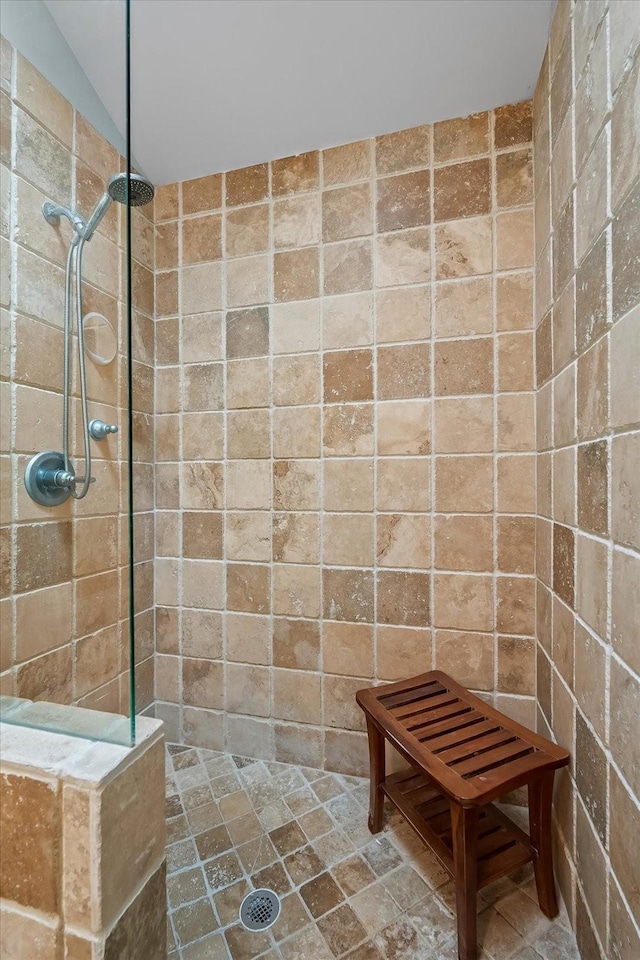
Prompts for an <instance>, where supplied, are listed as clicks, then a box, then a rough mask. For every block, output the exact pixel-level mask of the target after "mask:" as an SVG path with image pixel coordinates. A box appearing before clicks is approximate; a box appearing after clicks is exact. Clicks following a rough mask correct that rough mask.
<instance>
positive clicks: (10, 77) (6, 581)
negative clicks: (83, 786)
mask: <svg viewBox="0 0 640 960" xmlns="http://www.w3.org/2000/svg"><path fill="white" fill-rule="evenodd" d="M0 98H1V104H0V111H1V117H2V157H1V160H2V169H1V174H2V181H1V183H2V199H1V211H2V223H1V233H2V241H1V242H2V268H3V273H2V305H1V306H2V328H1V330H2V366H1V368H0V409H1V415H2V442H1V449H2V454H1V456H0V466H1V470H2V476H1V484H2V491H1V496H2V508H1V510H2V514H1V517H0V522H1V526H0V544H1V548H2V585H1V586H2V598H3V599H2V600H1V601H0V609H1V611H2V623H1V631H0V632H1V650H0V659H1V663H0V684H1V689H2V693H3V694H13V695H17V696H20V697H26V698H29V699H37V700H50V701H55V702H58V703H72V702H73V703H80V704H82V705H84V706H95V707H99V708H102V709H105V710H109V711H116V712H117V711H120V710H122V711H126V710H128V678H127V673H128V663H129V655H128V620H127V618H128V606H127V603H128V585H127V576H126V573H127V568H126V564H127V535H126V511H127V499H126V486H125V480H126V477H125V474H124V469H125V465H124V458H125V457H126V402H127V401H126V392H125V388H126V366H125V359H124V357H125V351H124V334H123V333H122V331H123V330H124V317H125V314H124V276H125V274H124V270H123V265H124V253H123V246H124V218H123V216H122V212H123V208H122V207H120V206H119V205H115V204H114V206H113V207H112V209H111V210H110V212H109V214H108V215H107V216H106V217H105V219H104V221H103V222H102V224H101V226H100V228H99V230H98V232H97V233H96V235H95V236H94V238H93V239H92V240H91V242H90V243H88V244H87V246H86V247H85V255H84V276H85V283H84V310H85V313H88V312H90V311H94V310H97V311H99V312H101V313H103V314H104V315H105V316H107V317H108V318H109V319H111V321H112V322H114V323H115V324H116V326H117V328H118V330H119V336H120V339H121V349H120V351H119V353H118V356H117V358H116V360H115V361H114V362H113V363H111V364H109V365H108V366H102V367H100V366H97V365H96V364H94V363H93V362H92V361H90V360H89V361H88V362H87V378H88V393H89V405H90V413H91V416H92V417H101V418H103V419H104V420H106V421H107V422H109V423H117V424H119V425H120V433H119V434H118V435H117V436H115V437H114V436H112V437H110V438H109V439H108V440H105V441H103V442H102V443H100V444H98V443H93V445H92V450H93V456H94V458H95V459H94V465H93V475H94V476H95V477H96V483H95V484H94V485H92V486H91V488H90V491H89V494H88V496H87V497H86V499H84V500H82V501H78V502H75V501H73V500H69V501H67V503H66V504H64V505H63V506H61V507H56V508H55V509H53V510H50V509H46V508H44V507H39V506H38V505H37V504H35V503H34V502H33V501H32V500H31V499H30V498H29V497H28V495H27V493H26V491H25V489H24V484H23V479H22V478H23V474H24V468H25V465H26V463H27V461H28V459H29V458H30V457H31V456H32V455H33V454H34V453H36V452H37V451H39V450H50V449H59V448H60V445H61V422H62V396H61V391H62V379H63V359H62V358H63V336H62V327H63V318H64V264H65V258H66V253H67V249H68V244H69V240H70V237H71V232H70V229H69V225H68V224H67V223H66V221H65V222H64V223H63V224H62V225H61V227H60V228H59V229H56V228H53V227H52V226H50V225H49V224H47V223H46V221H45V220H44V218H43V216H42V213H41V206H42V203H43V201H44V200H45V199H48V200H52V201H54V202H56V203H61V204H64V205H65V206H71V207H75V208H77V209H78V210H79V212H80V213H81V214H83V215H84V216H87V215H88V214H89V213H90V212H91V210H92V209H93V206H94V204H95V203H96V201H97V200H98V198H99V197H100V196H101V195H102V193H103V191H104V189H105V184H106V181H107V180H108V179H109V177H110V176H111V175H112V174H113V173H114V172H117V171H118V170H119V169H120V168H121V158H120V157H119V156H118V153H117V151H116V150H115V149H114V148H113V147H112V146H111V145H110V144H108V143H107V142H106V141H105V140H104V139H103V138H102V137H101V136H99V134H97V133H96V131H95V130H94V129H93V128H92V127H90V126H89V124H88V123H87V122H86V121H85V120H84V119H83V117H82V116H81V115H80V114H79V113H77V111H75V110H74V109H73V108H72V106H71V105H70V104H69V103H68V102H67V101H66V100H65V99H63V98H62V97H61V96H60V94H59V93H58V92H57V91H56V90H55V89H54V88H53V87H52V86H51V85H50V84H49V83H48V82H47V81H46V80H45V79H44V77H42V76H41V75H40V74H39V73H38V72H37V71H36V70H35V69H34V68H33V67H32V66H31V64H30V63H29V62H28V61H27V60H26V59H25V58H24V57H23V56H22V55H21V54H20V53H19V52H18V51H16V50H14V49H12V48H11V46H10V45H9V44H8V43H7V42H6V40H5V39H4V38H3V39H2V89H1V91H0ZM136 213H137V216H136V218H135V221H134V226H135V235H134V256H135V258H136V260H135V261H134V267H133V269H134V284H135V287H134V298H135V299H134V303H135V306H136V317H135V339H136V363H135V371H134V376H135V382H136V389H135V397H134V402H135V406H136V412H135V427H136V430H137V434H136V437H135V441H136V443H135V454H136V459H137V460H138V461H139V462H137V463H136V479H137V489H138V495H139V500H138V503H137V506H138V508H139V509H140V511H141V512H140V515H139V517H138V519H137V528H136V529H137V541H138V543H137V559H138V560H139V561H140V562H139V563H138V565H137V568H136V609H137V610H138V611H139V616H138V658H139V660H140V663H139V668H138V669H139V701H140V704H141V705H142V706H145V705H146V704H147V703H148V702H149V700H150V699H151V698H152V693H153V659H152V655H153V611H152V606H153V539H154V533H153V513H152V509H153V494H152V485H153V360H154V357H153V337H154V328H153V320H152V317H153V266H154V263H153V226H152V223H151V221H150V220H148V219H147V217H148V216H149V215H151V213H152V209H151V207H149V208H146V209H144V208H143V209H141V210H139V211H136ZM74 362H75V361H74ZM74 390H75V393H76V397H77V384H75V385H74ZM75 413H76V414H79V405H78V402H77V400H76V410H75ZM74 422H75V418H74ZM74 444H75V456H76V457H78V456H79V455H80V454H81V453H82V445H81V438H79V437H78V436H77V433H76V435H75V436H74ZM76 464H77V466H78V472H82V470H81V464H82V461H81V460H79V459H77V460H76Z"/></svg>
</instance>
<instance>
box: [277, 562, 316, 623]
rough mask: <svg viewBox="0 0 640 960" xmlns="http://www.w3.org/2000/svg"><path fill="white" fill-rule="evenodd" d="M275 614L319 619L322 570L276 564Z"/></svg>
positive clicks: (312, 567) (313, 567) (311, 567)
mask: <svg viewBox="0 0 640 960" xmlns="http://www.w3.org/2000/svg"><path fill="white" fill-rule="evenodd" d="M273 578H274V583H273V612H274V613H275V614H278V615H282V616H285V617H317V616H318V615H319V613H320V569H319V567H317V566H302V565H294V564H275V565H274V568H273Z"/></svg>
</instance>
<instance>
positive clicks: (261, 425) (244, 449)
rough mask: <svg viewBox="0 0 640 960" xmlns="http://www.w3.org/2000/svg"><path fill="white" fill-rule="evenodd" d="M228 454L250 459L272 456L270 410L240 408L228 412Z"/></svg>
mask: <svg viewBox="0 0 640 960" xmlns="http://www.w3.org/2000/svg"><path fill="white" fill-rule="evenodd" d="M227 455H228V456H229V457H231V458H233V459H250V460H255V459H260V458H261V457H269V456H271V417H270V413H269V411H268V410H238V411H233V412H229V413H228V414H227Z"/></svg>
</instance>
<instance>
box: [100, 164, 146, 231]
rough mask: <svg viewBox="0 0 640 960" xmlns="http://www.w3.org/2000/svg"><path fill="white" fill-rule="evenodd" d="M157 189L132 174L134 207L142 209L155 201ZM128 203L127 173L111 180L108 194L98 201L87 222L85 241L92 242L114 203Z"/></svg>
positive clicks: (131, 200)
mask: <svg viewBox="0 0 640 960" xmlns="http://www.w3.org/2000/svg"><path fill="white" fill-rule="evenodd" d="M154 193H155V189H154V187H153V185H152V184H151V183H149V181H148V180H147V179H146V178H145V177H142V176H140V174H139V173H132V174H131V175H130V177H129V200H130V203H131V206H132V207H142V206H144V204H145V203H150V202H151V201H152V200H153V195H154ZM114 200H115V201H116V202H117V203H124V204H126V202H127V175H126V173H116V174H114V176H113V177H111V179H110V180H109V182H108V184H107V189H106V192H105V193H103V195H102V197H101V199H100V200H99V201H98V203H97V205H96V208H95V210H94V211H93V213H92V214H91V216H90V217H89V219H88V220H87V224H86V226H85V228H84V231H83V233H82V236H83V237H84V239H85V240H91V237H92V236H93V235H94V233H95V232H96V230H97V229H98V226H99V225H100V223H101V222H102V219H103V217H104V215H105V214H106V212H107V210H108V209H109V207H110V206H111V204H112V203H113V201H114Z"/></svg>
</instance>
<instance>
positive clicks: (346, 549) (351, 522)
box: [322, 513, 373, 567]
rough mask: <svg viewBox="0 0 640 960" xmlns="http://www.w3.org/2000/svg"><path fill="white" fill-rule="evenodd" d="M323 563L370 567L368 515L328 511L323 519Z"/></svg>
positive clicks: (369, 520)
mask: <svg viewBox="0 0 640 960" xmlns="http://www.w3.org/2000/svg"><path fill="white" fill-rule="evenodd" d="M322 529H323V534H322V536H323V541H322V542H323V548H322V560H323V563H326V564H332V565H336V566H354V567H370V566H373V517H372V516H371V515H368V514H364V513H360V514H345V513H339V514H331V513H327V514H325V515H324V519H323V528H322Z"/></svg>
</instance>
